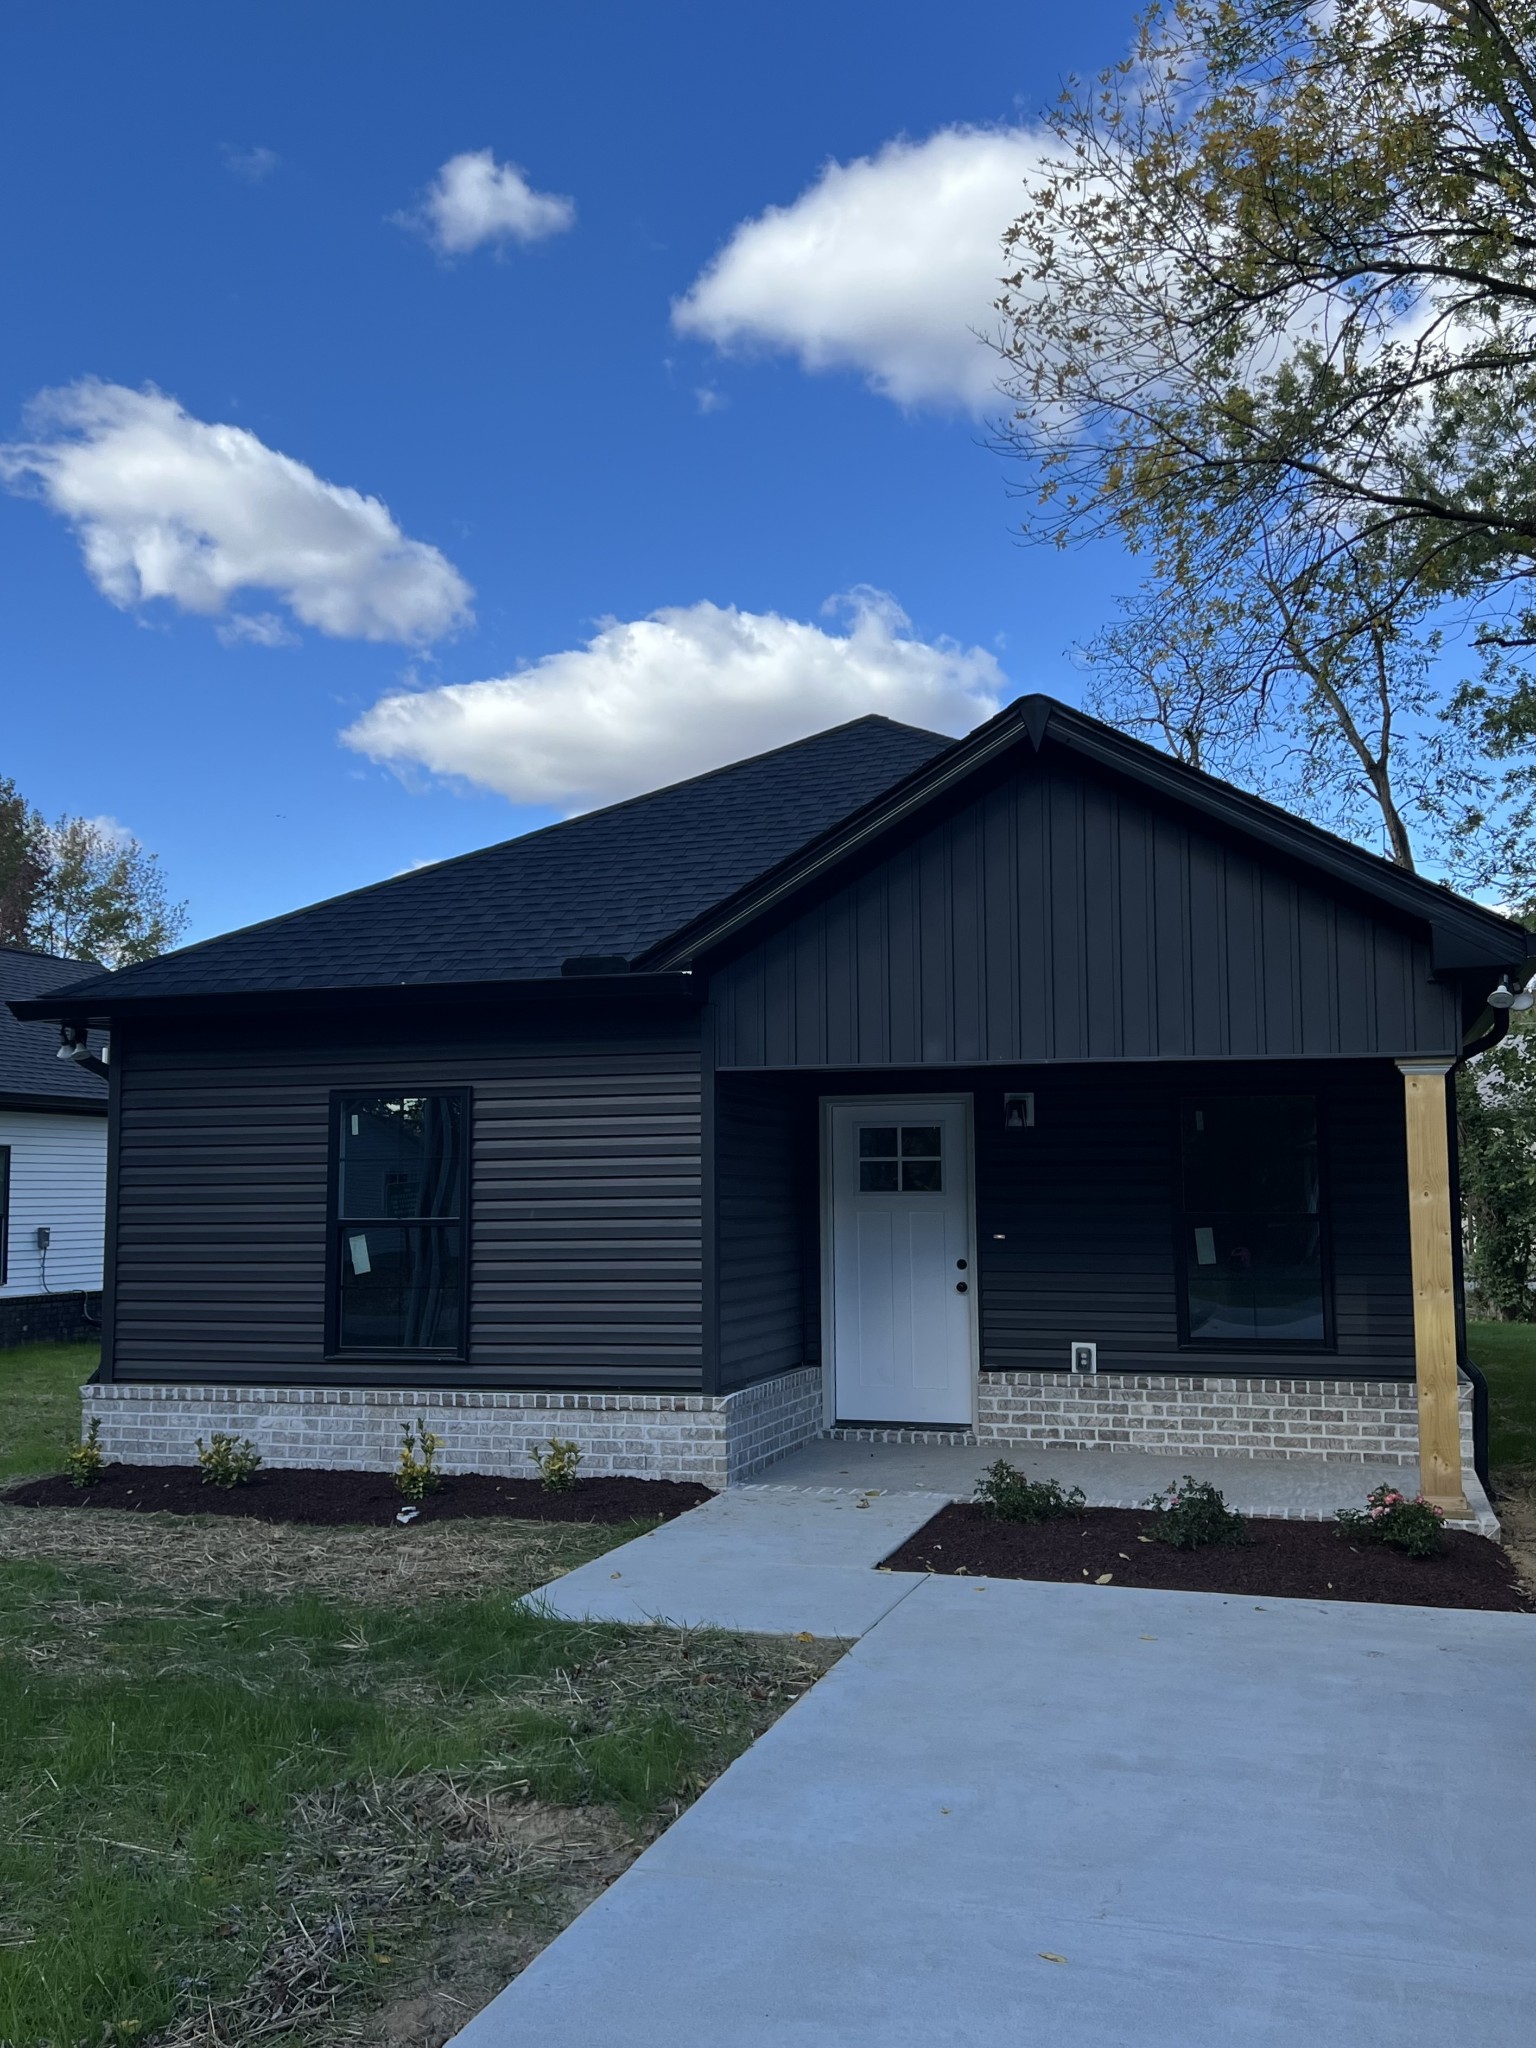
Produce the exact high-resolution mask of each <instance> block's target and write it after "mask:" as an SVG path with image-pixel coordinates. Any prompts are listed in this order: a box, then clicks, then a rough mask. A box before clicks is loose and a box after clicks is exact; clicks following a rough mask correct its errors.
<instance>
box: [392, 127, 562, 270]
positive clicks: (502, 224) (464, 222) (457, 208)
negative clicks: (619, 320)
mask: <svg viewBox="0 0 1536 2048" xmlns="http://www.w3.org/2000/svg"><path fill="white" fill-rule="evenodd" d="M394 218H395V220H396V222H397V223H398V224H399V225H400V226H401V227H404V228H414V229H415V230H416V232H417V233H418V234H423V235H425V236H426V238H427V240H428V241H429V242H431V243H432V245H433V246H434V248H436V249H437V250H438V251H439V252H440V254H442V255H444V256H463V255H466V254H467V253H468V252H469V251H470V250H471V249H478V248H480V247H481V246H482V245H483V244H484V243H486V242H507V241H512V242H541V241H543V240H544V238H545V237H546V236H547V235H558V234H563V233H564V232H565V230H566V229H567V228H571V227H574V226H575V225H576V202H575V200H573V199H565V198H562V197H561V196H560V195H559V194H558V193H556V192H535V191H534V189H533V187H532V186H531V185H530V184H529V182H528V180H527V177H526V176H525V175H524V173H523V172H522V171H521V170H520V169H519V168H518V166H517V165H516V164H499V163H497V161H496V159H495V157H494V156H493V155H492V154H491V152H490V150H488V149H467V150H465V151H464V152H463V154H462V155H460V156H455V157H450V158H449V159H448V161H447V163H445V164H444V165H443V167H442V169H441V170H440V171H439V172H438V174H437V176H436V177H435V178H434V179H433V180H432V183H431V184H430V185H429V186H428V188H427V194H426V197H425V198H424V199H423V200H422V202H421V204H420V206H418V207H417V208H416V209H415V210H414V212H411V213H397V214H396V215H395V216H394Z"/></svg>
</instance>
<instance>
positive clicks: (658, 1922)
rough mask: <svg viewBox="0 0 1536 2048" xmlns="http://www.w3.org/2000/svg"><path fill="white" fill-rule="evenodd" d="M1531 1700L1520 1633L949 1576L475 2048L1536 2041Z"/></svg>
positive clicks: (1323, 1606) (1353, 2046)
mask: <svg viewBox="0 0 1536 2048" xmlns="http://www.w3.org/2000/svg"><path fill="white" fill-rule="evenodd" d="M930 1499H931V1496H930ZM854 1512H857V1513H858V1515H859V1519H860V1521H861V1522H862V1521H863V1519H864V1516H865V1514H867V1513H869V1512H872V1510H857V1511H854ZM646 1540H650V1539H646ZM1533 1686H1536V1626H1533V1625H1532V1623H1531V1621H1530V1620H1529V1619H1528V1618H1527V1617H1524V1616H1519V1615H1504V1614H1474V1613H1455V1612H1439V1611H1435V1610H1431V1609H1425V1608H1404V1607H1365V1606H1355V1605H1349V1606H1345V1605H1338V1604H1333V1603H1320V1602H1309V1601H1297V1600H1277V1601H1274V1602H1254V1601H1252V1600H1246V1599H1225V1598H1221V1597H1218V1596H1215V1595H1210V1594H1185V1593H1164V1592H1148V1591H1141V1590H1136V1589H1130V1588H1117V1587H1105V1588H1102V1589H1100V1588H1090V1587H1079V1586H1058V1585H1038V1584H1028V1583H1023V1582H1014V1583H1009V1582H1004V1581H992V1582H986V1583H983V1582H976V1583H972V1582H968V1581H961V1580H957V1579H927V1580H923V1581H921V1582H919V1584H918V1585H917V1586H916V1588H915V1589H914V1590H912V1591H911V1592H910V1593H909V1594H908V1595H907V1597H906V1598H904V1599H902V1600H901V1601H900V1602H899V1604H897V1605H896V1606H895V1607H894V1609H893V1610H892V1611H891V1612H890V1613H888V1614H887V1615H886V1617H885V1618H884V1619H883V1620H882V1621H880V1622H879V1623H878V1625H877V1626H876V1627H875V1628H874V1629H873V1630H872V1631H871V1632H870V1633H869V1634H868V1635H866V1636H865V1637H864V1639H863V1641H862V1642H860V1643H859V1644H858V1645H857V1646H856V1647H855V1648H854V1649H853V1650H852V1651H851V1652H850V1653H849V1654H848V1656H846V1657H845V1658H844V1659H843V1660H842V1661H841V1662H840V1663H839V1664H838V1665H837V1666H836V1667H835V1668H834V1669H833V1670H832V1671H831V1672H830V1673H829V1674H828V1676H827V1677H826V1678H824V1679H823V1680H822V1681H821V1682H820V1683H819V1684H818V1685H817V1686H816V1687H815V1688H814V1689H813V1690H812V1691H811V1692H810V1693H809V1694H807V1695H806V1697H805V1698H804V1699H802V1700H801V1701H800V1702H799V1703H798V1704H797V1705H796V1706H794V1707H793V1708H792V1709H791V1710H790V1711H789V1712H788V1713H787V1714H786V1715H785V1716H784V1717H783V1719H782V1720H781V1721H779V1722H778V1723H777V1724H776V1725H775V1726H774V1727H773V1728H771V1729H770V1730H769V1732H768V1733H767V1734H766V1735H765V1736H764V1737H763V1738H762V1740H761V1741H760V1742H758V1743H757V1744H756V1746H755V1747H754V1748H753V1749H751V1750H750V1751H749V1752H748V1753H747V1754H746V1755H745V1756H744V1757H742V1758H741V1759H740V1760H739V1761H738V1762H737V1763H735V1764H733V1765H732V1766H731V1768H730V1769H729V1770H728V1771H727V1772H726V1773H725V1774H724V1776H723V1777H722V1778H720V1779H719V1780H718V1781H717V1783H716V1784H715V1785H713V1786H712V1787H711V1788H710V1789H709V1790H708V1791H707V1792H706V1793H705V1794H704V1795H703V1797H702V1798H700V1799H699V1800H698V1802H697V1803H696V1804H695V1805H694V1806H693V1807H692V1808H691V1809H690V1810H689V1811H688V1812H687V1813H685V1814H684V1815H683V1816H682V1818H681V1819H680V1820H679V1821H678V1822H677V1823H676V1824H675V1825H674V1826H673V1827H672V1828H671V1829H670V1830H669V1831H668V1833H667V1834H665V1835H664V1836H663V1837H662V1838H661V1839H660V1841H659V1842H657V1843H656V1844H655V1845H654V1846H653V1847H652V1848H650V1849H649V1850H647V1852H646V1853H645V1855H644V1856H642V1857H641V1858H640V1860H639V1862H638V1863H636V1864H635V1865H634V1867H633V1868H632V1869H631V1870H630V1871H629V1872H628V1873H627V1874H626V1875H625V1876H624V1877H622V1878H620V1879H619V1881H618V1882H617V1884H615V1885H614V1886H613V1887H612V1888H611V1889H610V1890H609V1891H608V1892H606V1893H605V1894H604V1895H603V1896H602V1898H600V1899H599V1900H598V1901H597V1902H596V1904H594V1905H593V1906H591V1907H590V1908H589V1909H588V1910H587V1911H586V1912H585V1913H584V1914H582V1915H581V1917H580V1918H579V1919H578V1920H576V1921H575V1922H574V1923H573V1924H572V1925H571V1926H570V1927H569V1928H568V1929H567V1930H566V1932H565V1933H564V1934H563V1935H561V1936H560V1937H559V1939H558V1940H556V1941H555V1942H554V1943H553V1944H552V1945H551V1946H550V1947H549V1948H548V1949H546V1950H545V1952H544V1953H543V1955H542V1956H540V1957H539V1958H538V1959H537V1960H536V1961H535V1962H534V1963H533V1964H532V1965H531V1966H530V1967H529V1968H528V1969H527V1970H526V1971H525V1972H524V1973H523V1975H522V1976H521V1977H519V1978H518V1979H517V1980H516V1982H514V1983H513V1984H512V1985H511V1986H510V1987H509V1988H508V1989H507V1990H506V1991H505V1992H503V1993H502V1995H501V1996H500V1997H499V1998H498V1999H497V2000H496V2001H495V2002H494V2003H493V2004H492V2005H490V2006H489V2007H488V2008H487V2009H486V2010H485V2011H484V2012H483V2013H482V2014H480V2016H479V2017H478V2018H477V2019H475V2020H473V2021H471V2023H470V2025H469V2026H468V2027H467V2028H466V2029H465V2030H464V2032H463V2033H462V2034H460V2035H459V2036H458V2042H459V2044H460V2048H523V2044H532V2043H535V2042H536V2043H538V2044H539V2048H588V2044H589V2043H591V2042H593V2041H602V2040H608V2039H612V2038H617V2037H619V2036H622V2038H623V2040H624V2041H625V2043H626V2048H715V2044H716V2043H719V2042H722V2041H729V2042H731V2043H733V2044H734V2048H783V2044H786V2043H794V2044H795V2048H973V2044H975V2043H977V2042H991V2041H998V2042H1008V2043H1017V2044H1021V2048H1035V2044H1038V2048H1131V2044H1133V2043H1134V2044H1138V2048H1141V2044H1146V2048H1295V2044H1296V2043H1341V2044H1342V2043H1348V2044H1349V2048H1442V2044H1443V2043H1444V2042H1446V2041H1448V2040H1451V2039H1454V2038H1457V2037H1458V2036H1460V2035H1462V2034H1465V2033H1467V2032H1468V2030H1469V2026H1470V2030H1471V2032H1472V2033H1473V2034H1474V2035H1475V2037H1476V2038H1477V2040H1478V2041H1479V2043H1481V2044H1483V2048H1526V2044H1527V2043H1528V2042H1529V2040H1530V2038H1531V2014H1532V2012H1533V2011H1536V1960H1533V1956H1532V1952H1531V1945H1530V1941H1529V1929H1530V1927H1531V1925H1532V1922H1533V1919H1536V1876H1533V1872H1532V1866H1531V1859H1530V1856H1529V1843H1530V1841H1531V1840H1532V1838H1533V1836H1536V1776H1533V1774H1532V1772H1531V1770H1530V1768H1529V1758H1530V1740H1531V1721H1530V1700H1531V1696H1532V1689H1533ZM1469 2015H1470V2016H1472V2017H1471V2019H1470V2020H1469Z"/></svg>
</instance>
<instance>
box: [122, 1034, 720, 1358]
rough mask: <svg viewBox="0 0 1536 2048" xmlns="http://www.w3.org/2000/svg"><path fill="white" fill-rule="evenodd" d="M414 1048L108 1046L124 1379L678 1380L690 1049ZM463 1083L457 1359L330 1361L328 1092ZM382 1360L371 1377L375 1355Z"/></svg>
mask: <svg viewBox="0 0 1536 2048" xmlns="http://www.w3.org/2000/svg"><path fill="white" fill-rule="evenodd" d="M431 1029H432V1033H433V1035H432V1036H431V1037H430V1038H428V1039H422V1038H419V1037H418V1038H415V1039H413V1040H412V1041H411V1042H410V1043H408V1044H401V1045H398V1046H390V1045H382V1044H377V1043H376V1044H373V1045H368V1046H361V1045H359V1043H358V1031H357V1028H356V1025H355V1020H354V1023H353V1025H352V1026H350V1027H349V1028H347V1029H346V1030H345V1031H343V1030H341V1029H338V1030H337V1031H336V1034H335V1036H334V1037H332V1036H330V1035H326V1036H324V1037H319V1038H317V1037H316V1036H314V1035H313V1030H314V1028H313V1027H310V1032H311V1035H310V1036H309V1037H307V1038H306V1039H304V1040H302V1041H300V1040H294V1041H291V1042H288V1043H283V1042H281V1040H280V1039H278V1042H276V1043H274V1042H273V1041H274V1038H277V1037H278V1035H277V1034H276V1033H274V1034H270V1035H268V1036H266V1037H263V1038H259V1039H258V1038H255V1037H253V1038H251V1039H249V1040H247V1041H245V1042H244V1043H242V1042H240V1041H239V1040H238V1039H234V1038H231V1037H229V1036H227V1035H225V1034H223V1033H221V1034H220V1035H219V1037H218V1040H217V1042H215V1043H212V1044H210V1043H209V1041H208V1040H207V1039H206V1038H198V1037H189V1036H185V1035H177V1034H176V1033H174V1032H172V1031H169V1030H162V1031H159V1032H155V1031H152V1030H151V1029H149V1028H147V1027H140V1028H139V1029H138V1030H137V1031H136V1032H133V1033H124V1034H121V1037H122V1038H123V1040H124V1043H123V1044H122V1046H121V1048H120V1052H121V1065H120V1081H119V1087H120V1089H121V1094H122V1106H121V1130H122V1136H121V1149H120V1154H119V1163H118V1176H117V1204H118V1214H117V1258H116V1296H115V1317H114V1324H115V1327H114V1334H113V1360H114V1370H115V1372H116V1373H117V1375H118V1376H120V1377H125V1378H126V1377H132V1378H137V1379H152V1378H155V1377H158V1376H162V1375H165V1376H173V1377H196V1378H206V1377H216V1376H218V1375H221V1374H224V1375H230V1376H234V1377H239V1378H253V1377H261V1376H263V1375H276V1376H278V1377H290V1378H300V1379H304V1378H314V1379H318V1380H324V1379H331V1378H336V1377H343V1378H344V1377H346V1376H348V1375H349V1374H350V1375H352V1376H354V1377H357V1376H360V1377H365V1378H368V1379H375V1380H377V1379H381V1378H385V1377H394V1378H397V1379H398V1378H404V1379H407V1380H417V1381H420V1380H427V1381H429V1382H430V1381H435V1380H438V1379H441V1378H442V1377H444V1376H445V1375H446V1376H447V1377H449V1378H453V1377H457V1378H459V1379H465V1378H469V1379H471V1380H475V1379H485V1378H489V1379H491V1380H493V1381H494V1382H495V1383H496V1384H498V1385H530V1386H540V1387H561V1386H570V1387H576V1386H581V1387H594V1386H614V1387H621V1386H622V1387H639V1388H643V1387H647V1386H654V1387H657V1388H662V1387H665V1388H690V1387H696V1386H698V1385H699V1384H700V1377H701V1365H702V1327H701V1299H702V1269H701V1243H700V1226H701V1185H702V1183H701V1173H700V1149H699V1147H700V1096H699V1085H700V1084H699V1055H698V1048H697V1046H696V1044H691V1043H689V1042H688V1039H687V1036H686V1035H685V1034H680V1033H679V1031H678V1030H677V1029H676V1028H672V1027H652V1026H649V1025H646V1024H639V1025H637V1027H636V1029H635V1031H634V1035H633V1039H632V1042H630V1043H628V1044H616V1043H614V1042H613V1041H611V1040H610V1041H607V1042H592V1043H579V1042H578V1043H572V1044H568V1045H561V1044H551V1043H549V1042H548V1037H547V1034H546V1035H545V1037H544V1038H543V1039H541V1040H540V1039H533V1038H526V1037H525V1039H524V1040H523V1042H519V1038H518V1033H517V1032H516V1030H515V1029H512V1028H508V1027H507V1026H505V1025H501V1026H499V1027H498V1028H497V1029H496V1030H495V1031H494V1032H493V1033H490V1032H487V1031H486V1028H485V1026H484V1023H483V1021H481V1022H479V1023H478V1024H477V1023H475V1022H473V1021H471V1022H466V1021H465V1020H463V1019H458V1020H455V1019H453V1018H452V1017H451V1016H445V1017H443V1018H441V1019H438V1020H435V1021H434V1023H433V1025H432V1027H431ZM460 1085H462V1086H467V1087H469V1088H470V1090H471V1091H472V1099H473V1105H474V1110H473V1152H472V1193H471V1265H470V1315H469V1355H470V1356H469V1364H468V1366H464V1365H459V1366H453V1367H447V1366H444V1367H438V1366H431V1367H425V1366H422V1365H412V1364H409V1363H407V1364H405V1365H403V1366H400V1367H398V1368H397V1367H393V1366H389V1367H388V1369H387V1371H382V1370H372V1369H370V1370H367V1371H361V1370H360V1369H359V1368H358V1367H356V1366H354V1365H352V1364H336V1363H332V1364H329V1365H328V1364H327V1363H326V1361H325V1358H324V1325H325V1269H326V1256H325V1255H326V1244H325V1218H326V1177H327V1144H328V1130H327V1117H328V1105H329V1100H330V1094H331V1091H332V1089H334V1088H359V1089H368V1088H380V1089H384V1088H401V1087H447V1086H460ZM386 1363H387V1362H386Z"/></svg>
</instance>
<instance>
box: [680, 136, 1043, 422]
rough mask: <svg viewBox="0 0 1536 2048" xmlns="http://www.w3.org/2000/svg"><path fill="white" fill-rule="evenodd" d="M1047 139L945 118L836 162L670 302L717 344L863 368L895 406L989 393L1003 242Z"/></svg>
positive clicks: (979, 403) (687, 323)
mask: <svg viewBox="0 0 1536 2048" xmlns="http://www.w3.org/2000/svg"><path fill="white" fill-rule="evenodd" d="M1046 148H1047V143H1046V139H1045V138H1043V137H1041V136H1039V135H1036V134H1034V133H1032V132H1031V131H1030V130H1029V129H1025V128H1010V129H992V128H941V129H940V130H939V131H938V133H937V134H935V135H931V136H929V137H928V139H927V140H926V141H924V142H907V141H896V142H889V143H887V144H886V145H885V147H884V148H883V149H882V150H880V152H879V153H878V154H877V155H875V156H872V157H859V158H857V159H856V160H855V161H854V162H853V163H848V164H840V163H829V164H828V165H827V166H826V168H825V169H824V170H823V171H822V173H821V175H820V177H819V178H818V179H817V180H816V182H815V183H814V184H813V185H810V186H808V187H807V188H806V190H805V191H804V192H802V193H801V195H800V197H799V198H798V199H796V200H795V201H794V202H793V204H791V205H789V206H770V207H769V208H768V210H767V211H766V212H765V213H762V214H759V215H758V216H757V218H756V219H755V220H749V221H745V222H743V224H742V225H741V226H740V227H739V228H737V230H736V232H735V233H734V234H733V235H732V236H731V239H730V240H729V241H728V242H727V243H726V245H725V247H724V248H723V249H722V250H721V251H720V254H719V255H718V256H717V257H716V258H715V259H714V261H713V262H712V263H711V264H710V265H709V267H708V268H707V269H706V270H705V271H704V272H703V273H702V275H701V276H699V277H698V278H697V279H696V280H695V281H694V284H693V286H692V288H691V289H690V290H689V292H688V293H687V295H686V296H685V297H684V298H682V299H679V300H678V301H677V302H676V304H675V305H674V306H673V309H672V319H673V324H674V326H675V327H677V328H678V330H679V331H680V332H682V333H684V334H691V335H697V336H699V337H700V338H702V339H703V340H706V341H712V342H714V343H715V344H716V345H717V346H718V347H720V348H737V347H741V346H743V345H747V346H750V345H754V344H755V345H757V346H760V347H765V348H778V349H785V350H788V351H789V352H790V353H792V354H794V355H796V356H798V357H799V359H800V362H801V364H802V365H803V366H804V367H805V368H806V369H807V370H830V369H838V368H852V369H856V370H862V371H863V372H864V374H865V376H866V377H867V378H868V380H869V382H870V384H871V385H872V386H873V387H874V389H875V390H876V391H879V392H882V393H883V394H884V395H885V396H886V397H887V398H892V399H895V400H896V401H897V403H898V404H902V405H918V404H924V403H928V404H932V403H938V404H960V405H963V406H967V407H969V408H971V409H972V410H978V411H979V410H980V409H982V408H983V407H984V406H986V405H987V403H988V402H989V401H990V400H991V399H992V397H993V396H994V393H995V386H996V380H997V374H998V371H997V361H996V358H995V357H994V355H993V354H992V351H991V350H990V349H989V348H987V347H986V346H985V344H984V343H983V342H982V341H980V340H978V338H977V330H980V332H981V333H983V334H990V333H993V332H995V330H996V326H997V316H996V315H995V313H994V312H993V310H992V304H993V301H994V299H996V297H997V296H998V291H999V279H1000V277H1001V275H1002V270H1003V258H1002V249H1001V243H1002V237H1003V234H1004V232H1005V230H1006V229H1007V228H1008V226H1009V225H1010V223H1011V222H1012V221H1014V220H1015V219H1017V217H1018V215H1019V213H1020V212H1021V211H1022V208H1023V188H1024V184H1025V181H1026V179H1027V178H1028V177H1029V176H1030V174H1031V173H1032V172H1033V171H1034V170H1035V169H1036V167H1037V166H1038V165H1039V163H1040V161H1041V158H1042V156H1043V155H1044V154H1045V152H1046Z"/></svg>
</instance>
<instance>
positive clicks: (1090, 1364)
mask: <svg viewBox="0 0 1536 2048" xmlns="http://www.w3.org/2000/svg"><path fill="white" fill-rule="evenodd" d="M1098 1369H1099V1347H1098V1345H1097V1344H1074V1345H1073V1346H1072V1370H1073V1371H1074V1372H1097V1371H1098Z"/></svg>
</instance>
